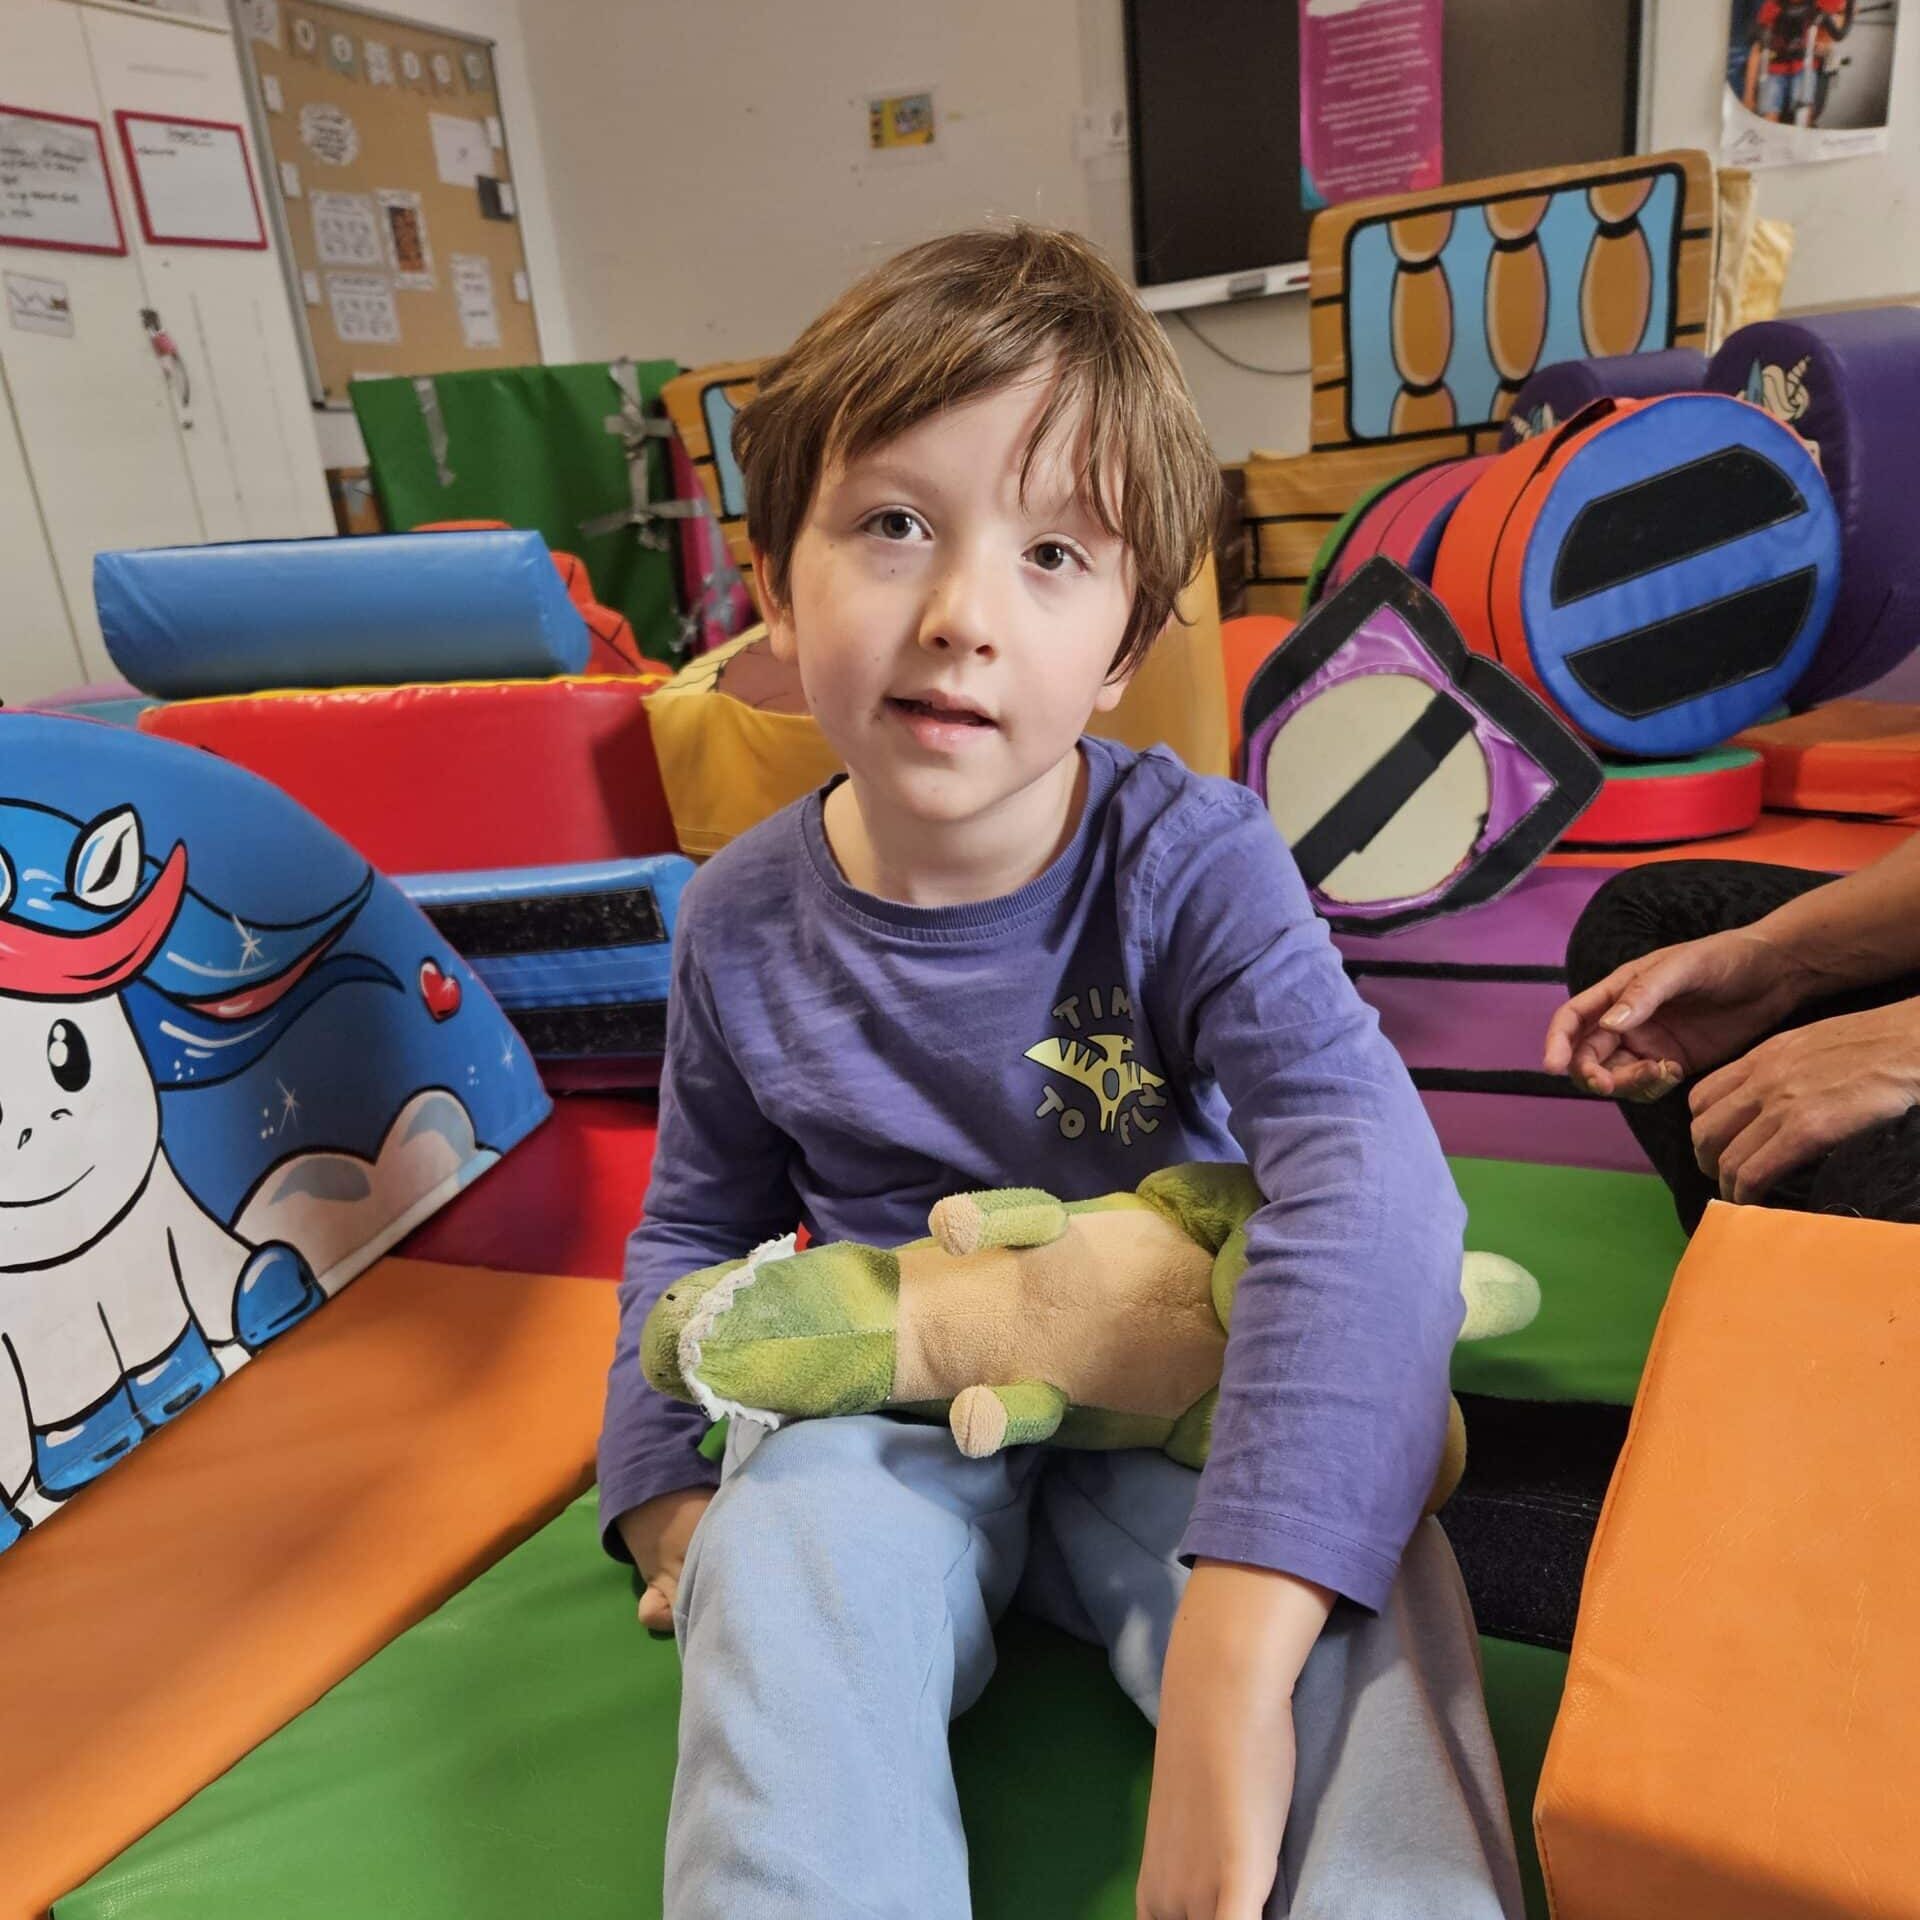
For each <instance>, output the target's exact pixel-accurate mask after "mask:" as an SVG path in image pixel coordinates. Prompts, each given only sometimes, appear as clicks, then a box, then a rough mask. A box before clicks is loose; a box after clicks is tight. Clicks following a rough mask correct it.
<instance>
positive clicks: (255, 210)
mask: <svg viewBox="0 0 1920 1920" xmlns="http://www.w3.org/2000/svg"><path fill="white" fill-rule="evenodd" d="M114 118H115V119H116V120H118V121H119V123H120V142H121V145H122V146H124V147H125V148H126V150H127V168H128V171H129V172H131V173H132V175H133V197H134V200H135V201H136V203H137V204H138V206H139V208H140V226H141V230H142V231H143V232H144V233H145V234H146V236H147V238H148V239H149V240H150V241H152V242H153V243H154V244H155V245H156V246H174V247H258V248H264V247H265V246H266V244H267V229H266V223H265V221H264V220H263V219H262V218H261V215H260V196H259V195H258V194H257V193H256V192H255V191H254V186H253V169H252V168H251V167H250V166H249V165H248V164H247V141H246V135H245V134H244V133H242V132H241V130H240V128H239V127H238V126H237V125H235V124H233V123H231V122H227V121H220V120H188V119H184V118H182V117H181V116H180V115H178V114H158V113H126V112H121V113H117V114H115V115H114Z"/></svg>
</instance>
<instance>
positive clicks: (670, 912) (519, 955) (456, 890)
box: [399, 853, 693, 1061]
mask: <svg viewBox="0 0 1920 1920" xmlns="http://www.w3.org/2000/svg"><path fill="white" fill-rule="evenodd" d="M692 877H693V862H692V861H691V860H688V859H686V858H684V857H683V856H682V855H680V854H677V853H674V854H653V855H649V856H648V857H646V858H644V859H638V860H589V861H581V862H577V863H575V864H572V865H568V866H553V867H501V868H495V869H489V870H481V869H475V870H472V871H468V872H462V873H416V874H410V875H407V876H405V877H403V878H402V879H401V881H400V883H399V884H400V889H401V891H402V892H403V893H405V894H406V896H407V898H408V899H410V900H411V901H412V902H413V903H414V905H415V906H417V907H419V908H420V910H421V911H422V912H423V913H425V914H426V916H427V918H428V919H429V920H431V921H432V922H433V924H434V926H435V927H436V928H437V929H438V930H439V932H440V934H441V936H442V937H443V938H444V939H445V940H446V942H447V944H448V945H449V946H451V947H452V948H453V949H454V951H455V952H456V953H458V954H459V955H460V957H461V958H462V959H463V960H465V961H466V963H467V964H468V965H469V966H470V967H471V968H472V969H473V970H474V972H475V973H476V974H477V975H478V976H479V977H480V979H481V980H482V981H483V982H484V983H485V985H486V987H487V989H488V990H489V991H490V992H491V993H492V994H493V997H494V998H495V999H496V1000H498V1001H499V1003H500V1005H501V1006H502V1007H503V1008H504V1009H505V1010H506V1013H507V1016H508V1018H509V1019H511V1020H512V1021H513V1023H514V1024H515V1026H517V1027H518V1028H519V1029H520V1032H521V1035H522V1037H523V1038H524V1039H525V1040H526V1042H527V1046H528V1048H529V1049H530V1050H531V1052H532V1053H533V1055H534V1057H535V1059H537V1060H542V1061H551V1060H589V1059H590V1060H599V1061H606V1060H609V1059H636V1058H638V1059H646V1058H654V1059H657V1058H658V1057H659V1055H660V1053H661V1050H662V1048H663V1047H664V1044H665V1037H666V1006H667V986H668V981H669V979H670V977H671V973H672V965H673V955H672V942H673V928H674V922H675V920H676V919H677V917H678V914H679V907H680V894H681V890H682V889H683V888H684V887H685V886H686V884H687V882H688V880H690V879H691V878H692Z"/></svg>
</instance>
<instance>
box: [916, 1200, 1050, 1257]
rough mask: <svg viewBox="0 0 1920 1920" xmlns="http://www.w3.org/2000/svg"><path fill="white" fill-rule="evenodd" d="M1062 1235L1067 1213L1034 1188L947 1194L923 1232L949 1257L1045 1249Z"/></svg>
mask: <svg viewBox="0 0 1920 1920" xmlns="http://www.w3.org/2000/svg"><path fill="white" fill-rule="evenodd" d="M1066 1230H1067V1210H1066V1208H1065V1207H1063V1206H1062V1205H1061V1204H1060V1202H1059V1201H1058V1200H1056V1199H1055V1198H1054V1197H1053V1195H1052V1194H1050V1193H1042V1192H1041V1191H1040V1189H1039V1188H1038V1187H1002V1188H999V1189H997V1190H995V1191H992V1192H988V1193H955V1194H949V1195H948V1196H947V1198H946V1199H944V1200H942V1201H941V1202H940V1203H939V1205H937V1206H936V1207H935V1208H934V1210H933V1211H932V1213H930V1214H929V1215H928V1216H927V1231H928V1232H929V1233H930V1234H932V1235H933V1237H934V1239H935V1240H937V1241H938V1242H939V1243H940V1246H941V1248H942V1250H943V1251H944V1252H947V1253H953V1254H966V1253H978V1252H979V1251H980V1249H981V1248H982V1247H1044V1246H1047V1245H1049V1244H1050V1243H1051V1242H1053V1241H1055V1240H1058V1239H1059V1238H1060V1236H1061V1235H1062V1234H1063V1233H1065V1232H1066Z"/></svg>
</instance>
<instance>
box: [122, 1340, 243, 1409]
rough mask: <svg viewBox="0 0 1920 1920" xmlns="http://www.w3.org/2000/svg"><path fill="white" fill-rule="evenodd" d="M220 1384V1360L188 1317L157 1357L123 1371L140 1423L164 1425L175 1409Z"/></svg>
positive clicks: (182, 1406)
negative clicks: (183, 1327)
mask: <svg viewBox="0 0 1920 1920" xmlns="http://www.w3.org/2000/svg"><path fill="white" fill-rule="evenodd" d="M219 1384H220V1362H219V1361H218V1360H216V1359H215V1358H214V1357H213V1349H212V1348H211V1347H209V1346H208V1345H207V1336H206V1335H205V1334H204V1333H202V1332H201V1331H200V1329H199V1328H198V1327H197V1326H195V1325H194V1324H193V1323H192V1322H191V1321H189V1322H188V1323H187V1330H186V1332H185V1333H183V1334H182V1335H181V1336H180V1338H179V1339H178V1340H176V1341H175V1342H174V1343H173V1345H172V1346H170V1347H169V1348H168V1349H167V1350H166V1352H165V1353H163V1354H162V1355H161V1356H160V1358H159V1359H158V1360H156V1361H154V1362H153V1363H152V1365H150V1366H145V1367H142V1368H141V1369H140V1371H139V1372H138V1373H130V1374H128V1375H127V1391H128V1392H129V1393H131V1394H132V1395H133V1405H134V1410H135V1412H137V1413H138V1414H139V1416H140V1421H141V1424H142V1425H143V1426H147V1427H164V1426H165V1425H166V1424H167V1422H168V1421H169V1420H171V1419H172V1418H173V1416H174V1415H175V1414H176V1413H181V1412H184V1411H185V1409H186V1408H188V1407H190V1406H192V1405H193V1403H194V1402H195V1401H196V1400H198V1399H199V1398H200V1396H201V1395H202V1394H203V1393H207V1392H209V1391H211V1389H213V1388H214V1387H217V1386H218V1385H219Z"/></svg>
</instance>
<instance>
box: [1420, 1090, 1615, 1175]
mask: <svg viewBox="0 0 1920 1920" xmlns="http://www.w3.org/2000/svg"><path fill="white" fill-rule="evenodd" d="M1420 1098H1421V1100H1422V1101H1423V1102H1424V1103H1425V1105H1426V1109H1427V1117H1428V1119H1430V1120H1431V1121H1432V1122H1433V1130H1434V1132H1435V1133H1437V1134H1438V1135H1439V1136H1440V1145H1441V1147H1442V1148H1443V1149H1444V1150H1445V1151H1446V1152H1448V1153H1450V1154H1454V1155H1456V1156H1458V1157H1460V1158H1462V1159H1471V1160H1520V1161H1524V1162H1526V1163H1527V1164H1529V1165H1531V1166H1540V1167H1591V1168H1593V1169H1595V1170H1596V1171H1598V1172H1601V1173H1648V1172H1650V1171H1651V1169H1650V1168H1649V1167H1648V1165H1647V1157H1646V1155H1645V1154H1643V1153H1642V1152H1641V1151H1640V1146H1639V1142H1638V1141H1636V1140H1635V1139H1634V1137H1633V1135H1632V1133H1631V1132H1630V1131H1629V1130H1628V1127H1627V1123H1626V1121H1625V1120H1624V1119H1623V1118H1622V1117H1621V1114H1620V1110H1619V1108H1617V1107H1616V1106H1615V1105H1614V1104H1613V1102H1612V1101H1610V1100H1535V1099H1530V1098H1528V1097H1527V1096H1526V1095H1524V1094H1511V1093H1423V1094H1421V1096H1420Z"/></svg>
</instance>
